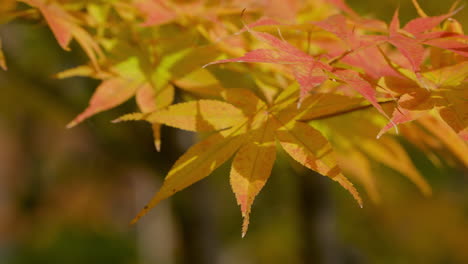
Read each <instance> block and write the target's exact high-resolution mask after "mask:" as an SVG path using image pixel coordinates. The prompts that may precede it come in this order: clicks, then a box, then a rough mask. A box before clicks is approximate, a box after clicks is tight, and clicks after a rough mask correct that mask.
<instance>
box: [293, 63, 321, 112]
mask: <svg viewBox="0 0 468 264" xmlns="http://www.w3.org/2000/svg"><path fill="white" fill-rule="evenodd" d="M293 74H294V78H296V80H297V82H298V83H299V84H300V85H301V93H300V94H299V103H301V102H302V100H303V99H304V97H305V96H306V95H307V94H308V93H309V92H310V91H312V90H313V89H314V88H315V87H317V86H319V85H320V84H322V83H323V82H324V81H326V80H328V77H327V76H326V75H325V73H324V72H323V70H322V69H321V68H319V67H316V66H315V63H310V64H304V65H299V66H298V67H295V68H294V70H293Z"/></svg>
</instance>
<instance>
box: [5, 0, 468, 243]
mask: <svg viewBox="0 0 468 264" xmlns="http://www.w3.org/2000/svg"><path fill="white" fill-rule="evenodd" d="M7 2H11V3H13V4H11V8H10V9H9V10H7V11H6V16H5V17H6V18H5V20H12V19H34V20H38V21H45V22H46V23H47V25H48V26H49V27H50V29H51V31H52V32H53V34H54V36H55V38H56V39H57V42H58V44H59V45H60V46H61V47H62V48H63V49H65V50H69V49H70V43H71V41H73V40H76V42H77V43H78V44H79V45H80V46H81V48H82V49H83V51H84V52H85V53H86V55H87V57H88V58H89V63H87V64H85V65H81V66H77V67H75V68H72V69H69V70H66V71H63V72H60V73H57V75H56V77H57V78H67V77H72V76H87V77H90V78H95V79H98V80H101V81H102V82H101V84H100V85H99V86H98V87H97V88H96V90H95V92H94V94H93V96H92V98H91V99H90V101H89V105H88V107H86V109H85V110H84V111H83V112H82V113H80V114H79V115H77V117H76V118H75V119H73V120H72V121H71V122H70V123H69V124H68V127H70V128H71V127H73V126H75V125H77V124H79V123H81V122H83V121H84V120H86V119H87V118H89V117H91V116H93V115H95V114H97V113H99V112H102V111H106V110H109V109H111V108H114V107H116V106H118V105H120V104H122V103H124V102H125V101H127V100H129V99H131V98H133V97H134V98H135V100H136V103H137V106H138V109H139V111H136V112H135V113H129V114H127V115H124V116H122V117H120V118H117V119H116V120H114V122H119V121H129V120H143V121H147V122H148V123H150V124H151V127H152V129H153V134H154V144H155V147H156V149H157V150H158V151H159V150H160V148H161V147H162V148H164V141H162V140H161V132H160V130H161V126H162V125H166V126H171V127H175V128H178V129H183V130H188V131H194V132H198V133H199V135H200V138H201V140H200V142H199V143H196V144H195V145H193V146H192V147H191V148H189V149H188V150H187V151H186V152H185V154H183V155H182V156H181V157H180V158H179V159H178V160H177V161H176V162H175V164H174V165H173V166H172V168H171V169H170V171H169V172H168V173H167V176H166V178H165V181H164V184H163V186H162V187H161V188H160V190H159V191H158V192H157V193H156V195H155V196H154V197H153V198H152V199H151V201H150V202H149V203H148V204H147V205H146V206H145V207H144V209H143V210H142V211H141V212H140V213H139V214H138V215H137V217H136V218H135V219H134V221H133V222H136V221H137V220H138V219H139V218H140V217H142V216H143V215H145V214H146V213H147V212H148V210H150V209H151V208H152V207H154V206H156V205H157V204H158V203H159V202H160V201H161V200H163V199H166V198H168V197H170V196H172V195H173V194H174V193H176V192H178V191H180V190H182V189H184V188H186V187H188V186H190V185H191V184H193V183H195V182H197V181H200V180H201V179H203V178H205V177H207V176H208V175H210V173H212V172H213V171H214V170H215V169H216V168H218V167H219V166H221V165H222V164H223V163H225V162H227V161H228V160H230V159H232V165H231V170H230V183H231V186H232V190H233V192H234V194H235V197H236V199H237V202H238V204H239V205H240V208H241V212H242V216H243V219H244V224H243V231H242V233H243V235H245V233H246V231H247V227H248V224H249V214H250V211H251V206H252V204H253V202H254V199H255V197H256V196H257V194H258V193H259V192H260V191H261V189H262V188H263V186H264V185H265V183H266V182H267V180H268V178H269V176H270V174H271V170H272V168H273V164H274V162H275V159H276V155H277V151H284V152H285V153H287V154H288V155H289V156H290V157H291V158H292V159H293V160H295V161H297V162H298V163H300V164H302V165H303V166H305V167H307V168H309V169H311V170H314V171H316V172H318V173H320V174H322V175H324V176H327V177H329V178H330V179H332V180H334V181H336V182H337V183H339V184H340V185H341V186H343V187H344V188H345V189H346V190H348V191H349V192H350V193H351V195H352V196H353V197H354V199H355V200H356V201H357V202H358V204H359V205H360V206H362V204H363V201H362V199H361V198H360V196H359V193H358V191H357V190H356V188H355V187H354V186H353V184H352V183H351V182H350V181H349V180H348V179H347V178H346V177H345V175H346V176H348V175H350V176H352V177H353V179H355V180H357V181H359V182H360V183H361V184H362V185H363V186H364V187H365V189H366V191H367V192H368V194H369V197H370V198H371V199H372V200H374V201H375V202H377V201H378V200H379V194H378V190H377V188H376V186H377V185H376V178H375V175H373V172H372V163H373V162H380V163H383V164H385V165H386V166H388V167H390V168H392V169H394V170H396V171H399V172H400V173H401V174H403V175H405V176H407V177H408V178H409V179H410V180H411V181H412V182H414V183H415V184H416V185H417V186H418V188H419V189H420V190H421V192H422V193H423V194H426V195H429V194H430V193H431V188H430V186H429V185H428V184H427V183H426V181H425V180H424V178H423V176H422V175H420V173H419V172H418V170H417V169H416V168H415V166H414V165H413V163H412V160H411V158H410V156H409V154H408V153H407V151H406V150H405V148H404V147H403V146H402V144H401V143H402V140H404V141H406V142H409V143H411V144H413V145H414V146H415V147H417V148H419V149H421V150H422V151H423V152H425V153H427V154H428V155H430V153H437V152H439V153H450V155H449V156H450V157H448V156H447V158H451V159H453V160H454V161H455V162H458V163H460V164H462V166H466V165H468V149H467V144H466V141H467V140H468V129H467V125H468V101H467V100H468V89H467V88H468V83H467V76H468V61H467V57H468V37H467V36H466V35H464V33H463V29H462V27H461V25H460V24H459V23H458V22H457V21H456V20H455V19H453V18H452V16H454V15H455V14H456V13H457V12H458V11H459V9H458V6H457V4H454V5H453V6H452V7H450V8H449V10H447V13H446V14H442V15H437V16H429V15H427V14H426V13H425V12H424V11H423V9H422V8H421V7H420V6H419V5H418V3H417V2H416V1H413V2H414V6H415V8H416V9H417V11H418V14H419V17H417V18H415V19H413V20H411V21H409V22H408V23H406V24H405V25H401V24H400V21H399V15H398V10H396V11H395V13H394V16H393V18H392V20H391V21H390V23H388V24H387V23H385V22H383V21H381V20H377V19H373V18H368V17H363V16H360V15H358V14H357V13H356V12H355V11H353V10H352V9H351V8H350V7H348V6H347V5H346V4H345V3H344V2H343V1H341V0H308V1H300V0H289V1H279V0H275V1H258V0H257V1H255V0H250V1H237V0H231V1H216V0H213V1H209V0H206V1H204V0H194V1H176V0H174V1H161V0H134V1H130V0H118V1H84V0H83V1H52V0H22V1H18V2H21V3H18V4H16V2H15V1H7ZM15 6H16V7H15ZM0 67H2V68H3V69H5V70H6V69H7V62H6V61H5V57H4V56H3V53H2V52H1V40H0ZM176 95H177V96H176ZM404 123H407V124H404ZM116 129H117V128H116ZM396 134H398V135H396Z"/></svg>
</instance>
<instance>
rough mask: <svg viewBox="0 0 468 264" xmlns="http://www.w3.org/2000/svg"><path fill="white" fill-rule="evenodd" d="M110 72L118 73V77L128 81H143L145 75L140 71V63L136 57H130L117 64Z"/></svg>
mask: <svg viewBox="0 0 468 264" xmlns="http://www.w3.org/2000/svg"><path fill="white" fill-rule="evenodd" d="M112 70H113V71H115V72H116V73H118V75H119V76H121V77H122V78H125V79H128V80H135V81H143V80H144V79H145V75H144V74H143V72H142V71H141V69H140V62H139V60H138V57H137V56H132V57H129V58H127V59H126V60H124V61H122V62H120V63H118V64H117V65H115V66H114V67H112Z"/></svg>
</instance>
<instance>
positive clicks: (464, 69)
mask: <svg viewBox="0 0 468 264" xmlns="http://www.w3.org/2000/svg"><path fill="white" fill-rule="evenodd" d="M423 76H424V77H426V78H427V79H428V80H430V81H432V82H433V83H434V84H435V85H436V86H437V87H445V86H458V85H460V84H461V83H462V82H463V81H464V80H466V79H467V76H468V61H463V62H461V63H458V64H455V65H451V66H447V67H443V68H439V69H437V70H433V71H429V72H425V73H424V74H423Z"/></svg>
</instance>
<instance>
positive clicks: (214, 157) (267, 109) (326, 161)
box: [121, 87, 362, 235]
mask: <svg viewBox="0 0 468 264" xmlns="http://www.w3.org/2000/svg"><path fill="white" fill-rule="evenodd" d="M223 95H224V98H225V100H226V102H227V103H226V102H221V101H210V100H199V101H191V102H188V103H181V104H176V105H173V106H170V107H169V108H167V109H164V110H161V111H155V112H153V113H151V114H150V115H146V114H131V115H127V116H124V117H122V118H121V120H129V119H132V120H135V119H136V120H138V119H145V120H147V121H149V122H154V121H156V122H158V123H163V124H166V125H169V126H173V127H178V128H182V129H185V130H190V131H208V130H212V131H218V132H215V134H213V135H212V136H210V137H208V138H207V139H205V140H203V141H201V142H200V143H198V144H196V145H194V146H193V147H191V148H190V149H189V150H188V151H187V152H186V153H185V154H184V155H183V156H182V157H181V158H180V159H179V160H178V161H177V162H176V164H174V166H173V167H172V168H171V170H170V171H169V173H168V175H167V176H166V180H165V182H164V184H163V186H162V187H161V189H160V190H159V191H158V193H157V194H156V195H155V196H154V197H153V199H152V200H151V201H150V203H149V204H148V205H147V206H146V207H145V208H144V209H143V210H142V211H141V212H140V214H139V215H138V216H137V217H136V218H135V220H134V221H136V220H138V219H139V218H140V217H141V216H143V215H144V214H146V213H147V211H148V210H149V209H150V208H152V207H153V206H155V205H156V204H157V203H159V202H160V201H161V200H162V199H165V198H167V197H169V196H171V195H172V194H173V193H175V192H177V191H179V190H181V189H183V188H185V187H187V186H189V185H191V184H193V183H195V182H196V181H198V180H201V179H202V178H204V177H206V176H208V175H209V174H210V173H211V172H212V171H213V170H214V169H216V168H217V167H219V166H220V165H221V164H222V163H223V162H225V161H226V160H227V159H229V157H230V156H232V155H234V154H235V155H234V159H233V163H232V166H231V173H230V182H231V186H232V189H233V191H234V193H235V195H236V199H237V202H238V204H239V205H240V207H241V211H242V216H243V218H244V224H243V229H242V230H243V231H242V234H243V235H245V232H246V231H247V228H248V224H249V215H250V208H251V206H252V203H253V201H254V199H255V196H257V194H258V193H259V192H260V190H261V189H262V188H263V186H264V185H265V183H266V182H267V180H268V177H269V176H270V174H271V169H272V167H273V164H274V161H275V158H276V154H275V153H276V144H275V142H276V140H277V141H279V143H280V144H281V146H282V147H283V148H284V150H285V151H286V152H287V153H288V154H289V155H290V156H291V157H292V158H293V159H295V160H297V161H298V162H299V163H301V164H302V165H304V166H306V167H307V168H309V169H312V170H314V171H317V172H319V173H320V174H322V175H325V176H328V177H330V178H331V179H333V180H335V181H337V182H338V183H340V184H341V185H342V186H343V187H344V188H346V189H347V190H348V191H349V192H351V194H352V195H353V196H354V197H355V199H356V200H357V201H358V202H359V204H362V201H361V199H360V197H359V195H358V193H357V191H356V190H355V189H354V187H353V185H352V184H351V183H350V182H349V181H348V180H347V179H346V178H345V177H344V176H343V175H342V174H341V170H340V168H339V167H338V164H337V162H336V159H335V156H334V151H333V149H332V148H331V146H330V144H329V143H328V141H327V139H326V138H325V137H323V136H322V135H321V133H320V132H319V131H317V130H315V129H314V128H312V127H311V126H309V125H307V124H306V123H304V122H301V121H300V118H303V117H307V118H308V119H311V118H320V117H321V116H320V114H322V115H329V114H333V113H337V112H340V111H346V110H349V108H350V107H360V106H361V105H362V100H357V101H354V104H352V105H351V104H347V105H346V104H345V105H341V104H340V100H344V97H343V96H338V95H328V94H320V95H318V96H312V97H308V98H306V99H305V100H304V102H303V104H302V105H301V107H300V108H299V109H298V108H297V104H296V102H297V95H298V91H297V89H294V87H292V88H290V89H288V90H286V91H285V92H283V93H282V94H280V95H279V96H278V98H277V99H276V101H275V103H274V104H273V105H271V106H269V105H267V104H265V103H264V102H263V101H261V100H260V99H259V98H258V97H256V96H255V95H254V94H253V93H252V92H250V91H249V90H244V89H228V90H226V91H225V92H224V93H223ZM333 100H337V102H334V101H333ZM351 101H353V100H352V99H351ZM202 109H203V110H202ZM314 110H315V112H317V113H319V115H318V116H317V115H315V116H314V115H313V114H311V113H312V112H314ZM169 117H170V118H169Z"/></svg>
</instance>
